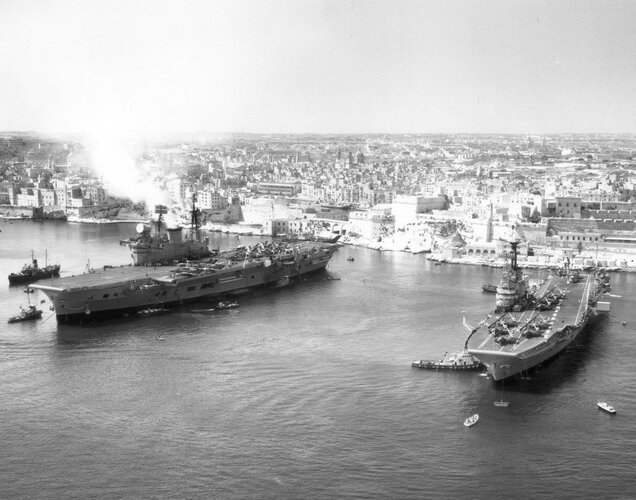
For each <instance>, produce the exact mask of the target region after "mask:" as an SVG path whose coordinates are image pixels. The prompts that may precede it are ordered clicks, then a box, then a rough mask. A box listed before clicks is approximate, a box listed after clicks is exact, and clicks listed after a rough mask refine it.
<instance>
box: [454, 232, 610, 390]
mask: <svg viewBox="0 0 636 500" xmlns="http://www.w3.org/2000/svg"><path fill="white" fill-rule="evenodd" d="M518 244H519V243H518V242H511V243H510V245H511V247H512V251H511V253H510V255H509V260H508V261H507V263H506V265H505V266H504V269H503V273H502V278H501V283H500V284H499V286H498V287H497V295H496V299H495V301H496V308H495V310H494V311H493V312H492V313H490V314H489V315H488V316H487V317H486V319H485V320H483V321H482V322H481V323H480V324H479V325H478V326H477V327H476V328H474V329H472V331H471V333H470V335H469V336H468V338H467V339H466V343H465V349H466V350H467V351H468V352H469V353H470V354H472V355H473V356H474V357H475V358H477V359H478V360H479V361H481V362H482V363H483V364H484V365H486V368H487V370H488V373H489V374H490V375H491V377H492V378H493V380H495V381H498V380H503V379H506V378H509V377H513V376H515V375H518V374H523V373H525V372H527V370H530V369H531V368H534V367H535V366H537V365H539V364H541V363H543V362H544V361H546V360H548V359H550V358H552V357H554V356H556V355H557V354H558V353H559V352H561V351H562V350H563V349H565V348H566V347H567V346H568V345H569V344H570V343H571V342H572V341H573V340H574V339H575V338H576V337H577V335H578V334H579V333H580V332H581V331H582V330H583V329H584V328H585V326H586V325H587V324H588V322H589V321H590V319H592V318H593V317H594V316H595V315H596V314H597V312H609V309H610V304H609V303H608V302H602V301H599V298H600V297H601V295H602V294H603V293H605V292H607V291H608V290H609V277H608V276H607V274H605V273H604V272H602V271H595V270H591V271H589V272H581V271H579V270H573V269H570V268H569V267H568V266H567V265H566V266H565V267H563V268H561V269H559V270H558V271H556V272H555V274H554V275H552V276H550V277H548V278H547V279H545V280H543V281H542V282H541V283H538V284H537V285H535V286H533V287H532V288H531V287H529V285H528V280H527V278H526V277H524V276H523V273H522V270H521V269H520V268H519V266H518V264H517V247H518Z"/></svg>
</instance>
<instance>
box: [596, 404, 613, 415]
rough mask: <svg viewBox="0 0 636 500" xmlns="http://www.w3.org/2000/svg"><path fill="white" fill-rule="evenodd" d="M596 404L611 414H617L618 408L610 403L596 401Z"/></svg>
mask: <svg viewBox="0 0 636 500" xmlns="http://www.w3.org/2000/svg"><path fill="white" fill-rule="evenodd" d="M596 405H597V406H598V407H599V408H600V409H601V410H603V411H606V412H607V413H609V414H611V415H616V410H615V409H614V407H613V406H610V405H608V404H607V403H602V402H599V403H596Z"/></svg>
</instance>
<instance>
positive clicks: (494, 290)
mask: <svg viewBox="0 0 636 500" xmlns="http://www.w3.org/2000/svg"><path fill="white" fill-rule="evenodd" d="M481 291H482V292H486V293H497V285H492V284H490V283H487V284H485V285H481Z"/></svg>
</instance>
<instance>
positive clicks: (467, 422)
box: [464, 413, 479, 427]
mask: <svg viewBox="0 0 636 500" xmlns="http://www.w3.org/2000/svg"><path fill="white" fill-rule="evenodd" d="M478 421H479V415H478V414H477V413H475V414H474V415H472V416H470V417H468V418H467V419H466V420H464V425H465V426H466V427H472V426H473V425H475V424H476V423H477V422H478Z"/></svg>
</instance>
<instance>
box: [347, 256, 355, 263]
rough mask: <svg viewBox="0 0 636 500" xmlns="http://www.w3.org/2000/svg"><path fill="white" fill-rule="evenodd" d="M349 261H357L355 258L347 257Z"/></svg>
mask: <svg viewBox="0 0 636 500" xmlns="http://www.w3.org/2000/svg"><path fill="white" fill-rule="evenodd" d="M347 260H348V261H349V262H353V261H354V260H355V259H354V258H353V257H347Z"/></svg>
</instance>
